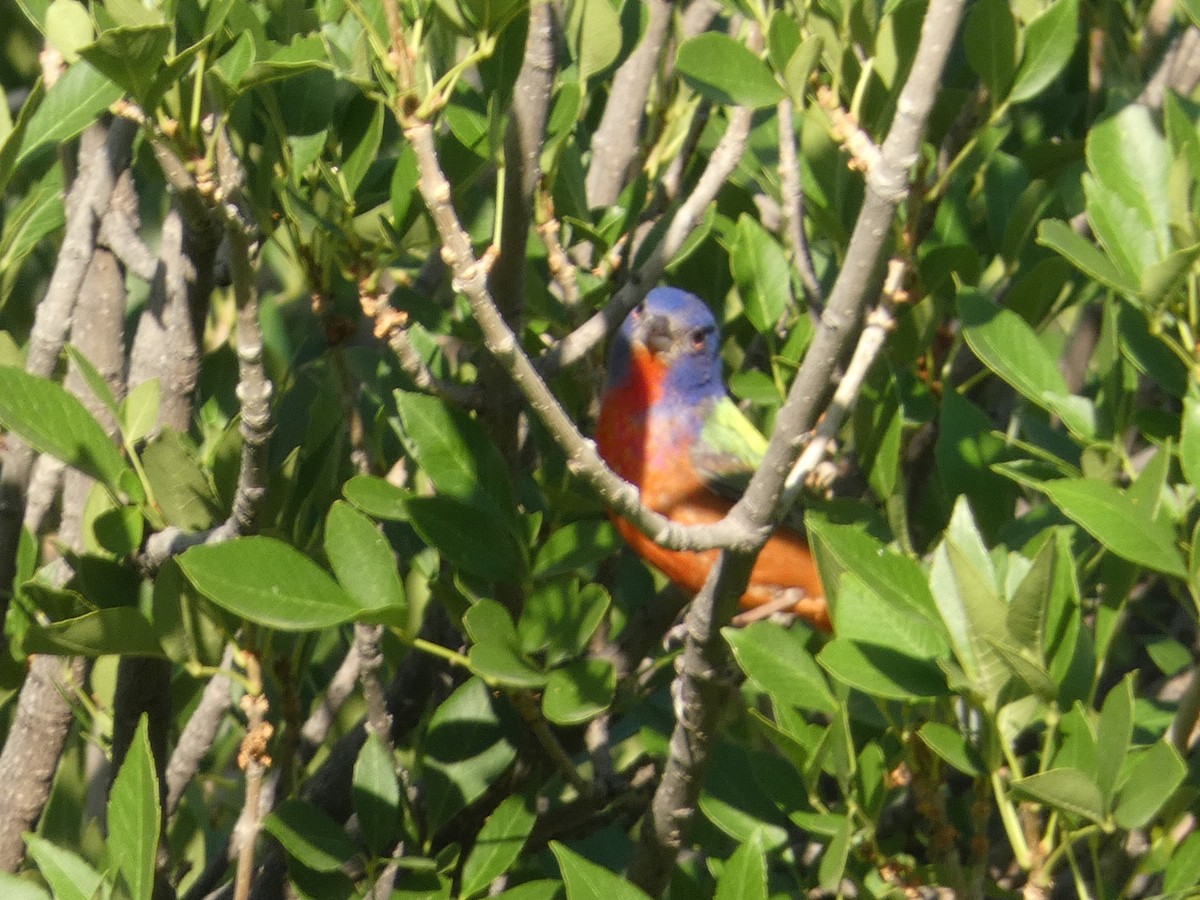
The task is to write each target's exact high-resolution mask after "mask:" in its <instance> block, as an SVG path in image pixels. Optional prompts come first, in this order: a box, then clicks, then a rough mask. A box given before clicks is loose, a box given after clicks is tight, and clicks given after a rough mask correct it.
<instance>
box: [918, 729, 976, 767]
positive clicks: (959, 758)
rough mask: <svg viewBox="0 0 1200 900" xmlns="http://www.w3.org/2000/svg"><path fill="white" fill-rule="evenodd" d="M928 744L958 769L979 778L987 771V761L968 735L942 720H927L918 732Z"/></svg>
mask: <svg viewBox="0 0 1200 900" xmlns="http://www.w3.org/2000/svg"><path fill="white" fill-rule="evenodd" d="M917 734H919V735H920V736H921V740H923V741H924V742H925V743H926V745H927V746H928V747H929V749H930V750H932V751H933V752H934V753H936V754H937V755H938V756H940V757H941V758H942V759H944V760H945V761H946V762H948V763H950V765H952V766H954V768H956V769H958V771H960V772H962V773H963V774H965V775H971V776H973V777H975V778H979V777H980V776H982V775H983V774H984V773H985V772H987V763H985V762H984V760H983V757H981V756H980V755H979V751H978V750H976V749H975V747H974V745H973V744H971V743H970V742H969V741H968V740H967V739H966V737H965V736H964V735H963V734H962V733H961V732H960V731H958V730H957V729H955V728H951V727H950V726H949V725H944V724H942V723H941V722H926V723H925V724H924V725H922V726H921V728H920V730H919V731H918V732H917Z"/></svg>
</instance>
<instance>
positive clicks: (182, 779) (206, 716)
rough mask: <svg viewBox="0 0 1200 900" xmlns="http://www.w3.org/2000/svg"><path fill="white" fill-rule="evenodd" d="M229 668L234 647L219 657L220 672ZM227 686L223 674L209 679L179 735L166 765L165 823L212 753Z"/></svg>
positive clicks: (224, 708) (226, 704)
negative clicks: (204, 761)
mask: <svg viewBox="0 0 1200 900" xmlns="http://www.w3.org/2000/svg"><path fill="white" fill-rule="evenodd" d="M231 665H233V647H232V646H228V647H226V648H225V653H224V654H223V655H222V657H221V665H220V668H221V669H222V670H224V669H228V668H229V667H230V666H231ZM229 686H230V680H229V676H228V675H226V674H225V673H224V672H223V671H222V672H218V673H217V674H216V675H214V676H213V677H212V678H210V679H209V680H208V684H206V685H205V686H204V692H203V693H202V694H201V695H200V702H199V703H197V704H196V709H195V710H194V711H193V712H192V715H191V717H190V718H189V719H188V722H187V725H185V726H184V727H183V733H182V734H180V735H179V743H177V744H176V745H175V750H174V751H173V752H172V753H171V759H170V762H168V763H167V771H166V784H167V809H166V812H167V818H168V819H169V818H172V817H173V816H174V815H175V810H176V809H177V808H178V807H179V801H180V800H181V799H182V798H183V792H184V791H186V790H187V787H188V785H189V784H191V783H192V779H193V778H195V777H196V772H198V771H199V770H200V763H201V761H202V760H203V759H204V756H205V754H206V753H208V751H209V750H210V749H212V745H213V741H214V740H215V739H216V736H217V729H218V728H220V726H221V722H223V721H224V719H225V713H227V712H228V711H229V706H230V702H231V701H230V696H229Z"/></svg>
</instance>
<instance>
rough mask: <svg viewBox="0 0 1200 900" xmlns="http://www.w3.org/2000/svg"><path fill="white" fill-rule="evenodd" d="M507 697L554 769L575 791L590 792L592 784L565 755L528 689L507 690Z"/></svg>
mask: <svg viewBox="0 0 1200 900" xmlns="http://www.w3.org/2000/svg"><path fill="white" fill-rule="evenodd" d="M508 696H509V699H511V700H512V702H513V706H515V707H516V708H517V712H519V713H520V714H521V718H522V719H524V720H525V724H526V725H528V726H529V729H530V731H532V732H533V735H534V737H536V738H537V741H538V743H539V744H540V745H541V747H542V749H543V750H545V751H546V755H547V756H549V757H550V761H551V762H552V763H554V769H555V771H556V772H558V774H559V775H561V776H562V777H563V780H564V781H566V782H567V784H569V785H571V787H573V788H574V789H575V790H576V792H578V793H579V794H580V795H581V796H586V795H588V794H590V793H591V792H592V785H591V784H589V783H588V781H587V779H585V778H584V777H583V776H582V775H580V774H579V770H578V769H577V768H575V763H573V762H572V761H571V757H570V756H568V755H567V751H566V750H564V749H563V746H562V744H561V743H559V740H558V738H557V737H556V736H555V734H554V732H553V731H551V730H550V726H549V725H547V724H546V720H545V719H544V718H543V717H542V712H541V710H540V709H538V705H537V701H535V700H534V698H533V695H532V694H530V693H529V692H528V691H515V690H514V691H509V694H508Z"/></svg>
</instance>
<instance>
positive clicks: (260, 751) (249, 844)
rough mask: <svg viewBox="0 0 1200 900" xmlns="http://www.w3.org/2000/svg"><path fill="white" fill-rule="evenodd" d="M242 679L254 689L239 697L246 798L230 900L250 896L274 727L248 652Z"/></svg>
mask: <svg viewBox="0 0 1200 900" xmlns="http://www.w3.org/2000/svg"><path fill="white" fill-rule="evenodd" d="M243 655H244V659H245V663H246V677H247V679H248V680H249V682H250V684H251V685H253V686H254V687H255V690H254V691H252V692H250V693H247V694H246V695H244V696H243V697H242V711H243V712H245V713H246V736H245V737H244V738H243V739H242V746H241V749H240V750H239V751H238V766H240V767H241V768H242V770H243V771H244V772H245V773H246V798H245V803H244V805H243V816H242V819H239V823H238V824H239V825H242V824H243V822H244V826H245V831H244V832H243V833H242V835H241V850H240V851H239V853H238V860H237V878H236V881H235V886H234V892H233V896H234V900H246V898H247V897H249V896H250V883H251V876H252V875H253V874H254V843H255V838H256V837H257V836H258V829H259V827H260V824H261V819H262V817H261V814H260V809H259V801H260V799H261V793H262V783H263V774H264V773H265V772H266V770H267V769H268V768H270V766H271V757H270V755H269V754H268V753H267V745H268V744H269V743H270V740H271V735H272V734H273V733H274V730H275V729H274V728H273V727H272V726H271V723H270V722H268V721H267V718H266V717H267V698H266V695H264V694H263V693H262V672H261V670H260V669H259V662H258V659H257V658H256V657H254V656H253V655H252V654H250V653H245V654H243Z"/></svg>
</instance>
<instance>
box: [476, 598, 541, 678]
mask: <svg viewBox="0 0 1200 900" xmlns="http://www.w3.org/2000/svg"><path fill="white" fill-rule="evenodd" d="M463 625H465V626H466V629H467V632H468V633H469V634H470V635H471V639H472V640H473V641H475V643H474V644H473V645H472V646H471V649H470V650H469V651H468V655H469V657H470V659H471V670H472V671H474V672H476V673H477V674H479V675H482V676H483V677H485V678H490V679H493V680H495V681H498V682H500V683H501V684H506V685H511V686H513V687H522V688H538V687H541V686H542V685H544V684H545V683H546V673H545V672H543V671H542V670H541V669H539V668H538V667H537V666H535V665H534V664H533V663H532V662H530V661H529V659H527V658H526V657H525V655H524V654H523V653H522V652H521V645H520V641H519V640H518V639H517V628H516V626H515V625H514V624H513V621H512V618H511V617H510V616H509V614H508V610H506V609H505V608H504V607H503V606H501V605H500V604H499V603H497V602H496V601H495V600H487V599H483V600H480V601H478V602H477V603H475V604H474V605H473V606H472V607H471V608H470V609H468V610H467V613H466V615H465V616H463Z"/></svg>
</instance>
